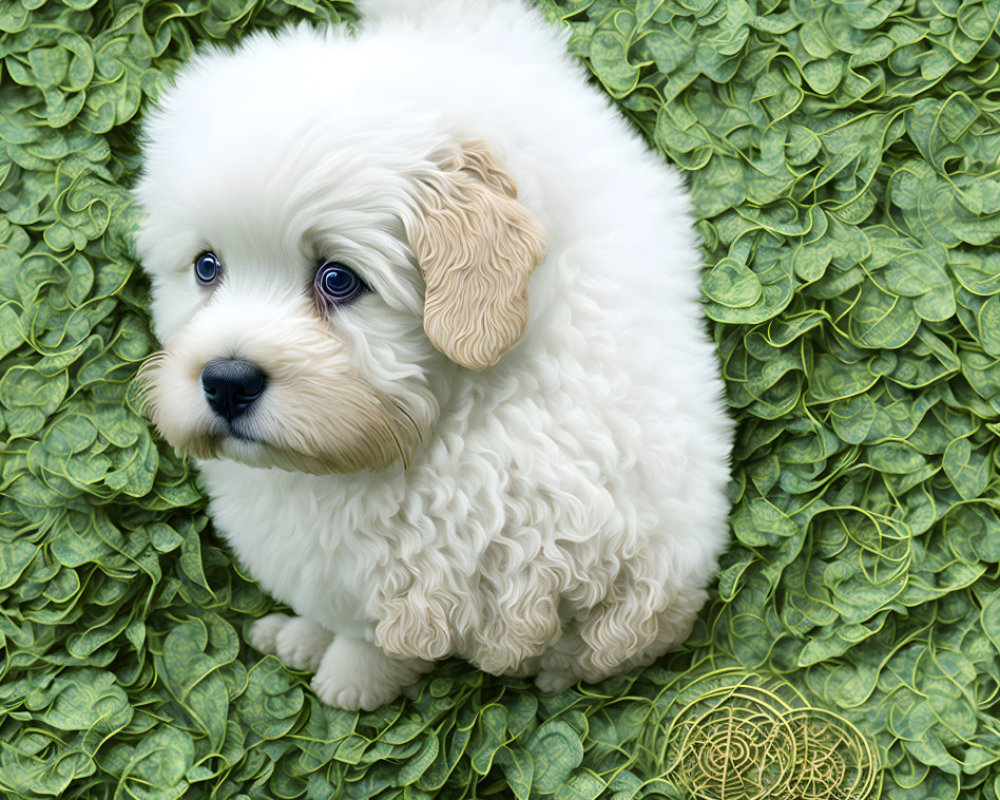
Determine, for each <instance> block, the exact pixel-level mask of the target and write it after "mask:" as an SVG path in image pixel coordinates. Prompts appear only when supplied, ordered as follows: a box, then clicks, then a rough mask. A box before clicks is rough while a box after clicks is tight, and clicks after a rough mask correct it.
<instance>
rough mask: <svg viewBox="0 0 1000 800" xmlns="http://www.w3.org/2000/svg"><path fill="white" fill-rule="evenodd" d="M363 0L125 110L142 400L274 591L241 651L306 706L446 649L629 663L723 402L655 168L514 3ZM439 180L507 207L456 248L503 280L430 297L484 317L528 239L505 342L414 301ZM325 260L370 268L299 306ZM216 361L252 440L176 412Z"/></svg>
mask: <svg viewBox="0 0 1000 800" xmlns="http://www.w3.org/2000/svg"><path fill="white" fill-rule="evenodd" d="M372 5H373V4H366V6H365V7H364V9H363V10H365V11H369V12H370V15H371V19H368V20H366V22H365V23H364V24H363V26H362V29H361V31H360V32H359V33H358V34H357V35H356V36H355V37H348V36H346V35H345V34H344V33H343V32H338V31H335V32H330V33H328V34H317V33H314V32H311V31H309V30H307V29H304V28H300V29H297V30H295V31H293V32H289V33H286V34H285V35H283V36H282V37H280V38H278V39H277V40H274V39H271V38H268V37H258V38H253V39H251V40H250V41H249V42H248V43H247V44H246V45H244V46H243V48H242V49H241V50H239V51H237V53H236V54H235V55H228V54H227V55H224V54H209V55H207V56H205V57H203V58H202V59H201V60H200V61H198V62H196V63H195V64H194V65H193V66H192V67H191V68H190V69H189V70H188V71H187V72H186V73H184V74H183V75H182V76H181V78H180V80H179V84H178V87H177V88H176V89H175V90H173V92H172V93H170V94H168V95H167V97H166V98H165V102H164V106H163V110H162V112H160V114H159V116H157V117H155V118H154V119H153V120H152V122H151V124H150V126H149V129H148V131H149V134H150V142H149V146H148V148H147V154H148V158H147V170H146V173H145V175H144V177H143V180H142V182H141V184H140V186H139V187H138V189H137V194H138V197H139V199H140V201H141V202H142V204H143V206H144V208H145V210H146V211H147V212H148V213H149V215H150V217H149V221H148V222H147V223H146V225H145V227H144V229H143V231H142V232H141V234H140V238H139V244H140V251H141V253H142V255H143V259H144V263H145V265H146V267H147V268H148V269H149V271H150V273H151V275H152V277H153V286H154V308H153V311H154V319H155V322H156V326H157V332H158V334H159V335H160V336H161V338H162V339H163V340H164V341H165V345H166V347H165V356H164V357H163V358H162V359H161V360H160V361H159V362H157V364H156V365H155V367H154V368H153V370H152V375H151V377H150V380H151V385H152V387H153V390H152V393H151V394H152V399H153V406H154V419H155V420H156V421H157V424H158V425H159V427H160V428H161V430H163V431H164V433H165V434H166V435H167V438H168V439H169V440H170V441H171V442H173V443H175V444H177V445H178V446H180V447H182V448H184V449H187V450H189V451H191V452H192V453H194V454H195V455H197V456H200V457H202V460H201V461H200V467H201V470H202V474H203V477H204V481H205V486H206V488H207V490H208V492H209V494H210V496H211V511H212V514H213V517H214V519H215V522H216V525H217V527H218V529H219V530H220V531H222V532H223V534H224V535H225V536H226V538H227V539H228V541H229V542H230V543H231V545H232V547H233V549H234V550H235V551H236V553H237V555H238V557H239V559H240V560H241V561H242V562H243V563H244V564H245V565H246V566H247V568H248V569H249V571H250V573H251V575H253V576H254V577H255V578H257V579H259V580H260V582H261V584H262V585H263V586H264V587H265V588H266V589H267V590H268V591H269V592H271V593H272V594H273V595H274V596H275V597H278V598H280V599H281V600H283V601H285V602H286V603H288V605H290V606H291V607H292V608H293V609H294V610H295V612H296V613H297V614H299V615H301V618H302V619H295V620H289V619H288V618H284V617H280V616H273V617H270V618H265V619H264V620H263V621H261V622H259V623H258V624H257V625H256V626H255V628H254V630H253V632H252V634H251V641H252V643H254V644H255V645H256V646H258V647H260V648H262V649H265V650H268V651H272V652H277V653H278V654H279V656H281V657H282V658H283V659H284V660H285V661H286V663H289V664H290V665H291V666H297V667H306V668H311V669H315V670H317V676H316V679H315V681H314V686H315V687H316V689H317V691H318V692H319V693H320V695H321V696H322V697H323V698H324V699H325V700H327V701H328V702H331V703H334V704H337V705H343V706H348V707H357V706H364V707H372V706H375V705H378V704H380V703H382V702H385V701H387V700H390V699H392V698H393V697H395V696H396V694H398V692H399V690H400V689H401V688H402V687H404V686H405V685H406V684H408V683H410V682H412V681H413V680H415V679H416V677H417V676H418V675H419V673H420V672H421V671H423V670H424V669H426V668H427V666H428V664H429V663H430V662H432V661H433V660H434V659H438V658H442V657H445V656H447V655H459V656H462V657H464V658H466V659H468V660H470V661H472V662H473V663H475V664H477V665H478V666H480V667H482V668H483V669H485V670H487V671H490V672H495V673H519V674H537V675H538V679H537V680H538V682H539V685H541V686H542V687H544V688H551V689H554V688H560V687H563V686H565V685H567V684H568V683H570V682H572V681H574V680H577V679H584V680H588V681H593V680H598V679H600V678H602V677H605V676H607V675H609V674H612V673H614V672H616V671H618V670H621V669H624V668H627V667H629V666H632V665H636V664H642V663H648V662H649V661H650V660H652V659H653V658H655V657H656V656H657V655H659V654H661V653H663V652H664V651H665V650H667V649H668V648H669V647H671V646H673V645H675V644H677V643H679V642H680V641H682V640H683V638H684V637H685V636H686V635H687V632H688V630H689V628H690V624H691V622H692V620H693V618H694V615H695V614H696V613H697V611H698V609H699V608H700V607H701V605H702V603H703V602H704V599H705V596H706V594H705V590H704V587H705V584H706V582H707V581H708V580H709V578H710V577H711V575H712V573H713V571H714V569H715V565H716V559H717V556H718V554H719V552H720V550H721V549H722V547H723V546H724V542H725V531H726V518H727V504H726V501H725V496H724V487H725V483H726V481H727V477H728V463H727V460H728V450H729V444H730V437H731V425H730V422H729V420H728V419H727V417H726V415H725V412H724V410H723V404H722V400H721V396H722V393H721V384H720V381H719V378H718V375H717V365H716V361H715V355H714V350H713V347H712V345H711V344H710V342H709V341H708V339H707V337H706V336H705V334H704V332H703V329H702V323H701V320H700V315H699V306H698V266H699V258H698V250H697V245H696V240H695V237H694V235H693V232H692V230H691V227H690V222H689V218H688V213H689V212H688V204H687V200H686V195H685V192H684V189H683V186H682V183H681V181H680V180H679V179H678V177H677V176H676V175H675V174H674V173H672V172H671V171H669V170H668V169H666V168H665V167H664V165H663V164H662V162H661V161H660V160H659V158H658V157H657V156H655V155H653V154H651V153H650V152H649V151H648V150H647V148H646V147H645V146H644V144H643V143H642V142H641V141H640V140H639V139H638V137H637V136H636V135H635V134H634V133H633V132H631V131H630V130H629V129H628V128H627V126H626V125H625V123H624V122H623V121H622V120H621V118H620V117H619V116H618V115H617V114H615V113H614V112H613V111H612V110H611V109H610V108H609V107H608V105H607V103H606V101H605V99H604V98H603V97H601V96H600V95H599V94H598V93H597V92H595V91H594V90H593V89H591V88H590V87H588V86H587V85H586V83H585V79H584V76H583V75H582V72H581V70H580V69H579V68H578V67H577V66H576V65H574V64H572V63H571V62H570V61H569V59H568V58H567V56H566V55H565V54H564V46H563V44H562V42H561V41H560V40H559V37H558V35H557V34H556V33H554V32H553V31H552V30H551V29H550V28H549V26H548V25H546V24H545V23H544V22H543V21H542V20H541V19H539V18H538V17H537V16H536V15H535V14H534V13H532V12H530V11H528V10H527V9H526V8H524V7H523V6H521V5H520V4H518V3H515V2H509V3H506V2H505V3H493V2H485V0H484V2H480V3H475V2H468V3H460V2H442V3H440V4H439V6H434V7H432V8H430V10H428V11H427V12H426V13H425V12H423V11H421V12H419V13H418V14H413V13H412V12H409V14H410V16H407V13H408V12H395V11H393V10H392V9H391V8H390V9H387V10H385V11H382V12H380V11H379V10H378V9H375V8H373V7H372ZM406 5H407V4H403V6H404V8H405V6H406ZM411 17H412V18H411ZM480 140H487V141H488V146H486V145H482V144H481V143H480ZM440 175H443V176H444V177H439V176H440ZM414 176H416V177H414ZM512 179H513V180H516V184H517V189H516V203H514V200H513V197H514V195H513V191H514V190H513V184H512ZM452 180H454V181H458V180H461V181H466V182H467V185H464V188H463V190H462V191H463V192H465V194H463V195H462V197H467V196H471V197H473V199H475V198H476V197H478V195H469V194H468V193H469V192H472V191H473V190H474V191H479V189H478V188H476V187H479V186H480V185H481V184H482V183H486V184H489V185H490V188H489V189H488V191H487V194H486V195H484V196H486V197H488V198H489V199H488V203H487V205H488V206H489V207H490V209H492V208H493V207H494V205H496V207H500V206H501V205H503V207H504V208H505V209H507V210H506V211H504V212H502V213H501V212H497V213H496V214H495V215H494V216H496V217H497V218H498V219H500V221H499V222H497V221H496V220H493V221H492V222H491V221H487V223H488V224H487V230H488V231H489V232H490V233H489V236H485V235H484V238H483V241H485V242H486V243H487V244H486V245H482V246H484V247H486V246H488V247H490V248H492V247H494V246H495V247H496V249H497V250H498V251H503V252H506V251H504V248H505V247H507V244H506V240H507V239H508V238H516V239H518V242H517V244H516V246H515V247H512V248H509V251H510V255H509V257H508V256H506V255H505V256H504V257H505V258H507V261H503V260H502V259H501V261H499V262H496V263H493V262H491V266H490V268H491V269H494V270H496V269H501V272H502V273H503V272H504V271H506V272H509V273H511V275H510V281H508V276H507V275H506V274H501V278H500V281H499V283H498V285H499V286H500V289H497V290H495V289H493V288H490V289H489V291H485V292H483V291H481V292H480V294H481V295H482V298H480V299H476V298H479V295H474V296H473V295H470V296H471V297H472V299H471V300H469V301H468V302H467V305H469V306H470V307H469V308H463V309H460V311H461V313H462V314H465V315H466V316H468V317H471V319H472V320H473V323H474V324H475V325H478V324H479V321H480V317H481V318H482V320H484V323H483V324H484V326H486V327H489V326H488V325H486V323H487V322H488V321H489V318H490V314H491V313H492V312H491V311H490V310H488V308H489V304H490V303H493V304H494V305H495V304H496V302H506V301H503V300H501V301H494V297H493V296H494V295H495V294H496V293H497V291H500V290H502V291H507V289H506V286H507V284H508V283H509V282H511V281H513V280H514V278H515V277H517V276H516V275H515V274H514V273H517V272H518V269H519V266H518V265H519V263H520V262H523V261H538V260H540V261H541V263H539V264H538V266H537V269H535V270H534V272H531V268H530V267H531V265H529V266H528V267H527V268H526V269H525V270H524V275H523V278H524V279H525V280H527V275H528V274H530V275H531V277H530V283H529V284H528V297H529V298H530V314H529V315H528V317H527V320H526V322H524V324H523V328H520V327H518V323H517V320H515V321H514V322H513V323H509V324H508V325H507V328H505V329H504V330H507V329H508V328H510V326H511V325H513V327H514V328H516V329H517V330H518V332H519V336H514V337H513V339H514V340H516V341H513V340H511V336H510V335H509V334H504V335H500V334H498V336H500V338H503V337H504V336H506V337H507V339H505V344H503V345H491V344H490V343H489V342H488V343H487V344H486V345H483V344H482V343H481V342H476V341H474V342H473V343H472V345H470V346H466V345H467V344H468V341H467V340H468V339H469V338H470V334H468V333H454V332H453V331H454V330H455V328H454V326H452V327H449V325H450V324H451V323H450V322H449V323H447V324H445V323H442V325H441V326H438V327H435V326H436V325H437V323H436V322H432V319H431V316H432V315H431V311H430V295H431V293H432V291H437V289H436V288H433V287H432V279H434V276H433V273H432V272H431V271H430V270H431V267H429V266H428V264H429V263H430V262H431V261H432V260H433V259H434V258H436V257H438V256H437V253H438V252H439V251H440V250H441V249H442V245H441V243H440V242H437V241H436V240H432V241H430V242H429V243H427V242H424V241H423V240H422V239H421V237H426V236H429V234H427V231H428V230H429V228H430V224H429V223H427V221H426V220H427V219H428V218H429V217H431V216H433V215H434V214H438V215H439V216H440V217H441V218H442V219H443V218H445V217H446V216H447V214H448V213H453V214H457V215H459V216H461V215H463V214H464V213H465V212H464V211H463V210H462V209H463V206H462V205H461V204H460V203H459V204H457V205H456V208H457V209H458V210H457V211H450V210H449V209H445V210H444V211H440V210H436V209H438V206H435V203H436V202H437V201H428V200H427V195H428V193H431V192H432V191H436V190H435V189H433V187H434V186H436V185H437V184H436V182H441V183H442V184H447V183H448V182H449V181H452ZM470 187H473V188H470ZM504 204H506V205H504ZM514 205H516V206H517V207H516V208H513V206H514ZM470 213H471V212H470ZM490 213H493V212H492V211H491V212H490ZM511 214H513V215H514V217H513V219H512V218H511V217H510V215H511ZM442 215H443V216H442ZM472 223H474V224H473V226H472V230H479V228H477V227H476V226H479V227H482V224H481V223H482V220H481V219H480V218H478V217H475V215H474V214H473V219H472ZM489 225H494V227H492V228H490V227H489ZM533 226H536V227H533ZM536 228H537V230H540V231H544V237H545V240H546V243H545V246H546V248H547V249H546V251H545V253H546V254H545V256H544V259H542V258H541V253H542V250H541V247H542V245H541V241H542V240H541V238H540V236H539V234H538V233H537V230H536ZM431 238H432V239H433V237H431ZM493 240H496V242H495V245H494V243H493ZM445 244H447V242H446V243H445ZM463 248H464V250H469V249H475V246H474V245H470V244H468V242H462V243H459V244H458V245H457V246H456V248H455V252H457V253H460V252H461V251H462V250H463ZM208 249H212V250H213V251H214V252H218V253H219V254H220V256H221V257H222V260H223V262H224V264H225V265H226V270H227V271H226V273H225V274H224V280H223V281H222V282H221V284H220V285H219V286H218V287H215V288H213V289H212V291H211V292H206V291H205V289H204V287H199V286H197V285H196V284H195V282H193V280H192V277H191V274H190V265H191V261H192V259H193V258H194V257H195V256H197V254H198V253H199V252H201V251H202V250H208ZM533 254H534V255H533ZM455 257H456V256H454V255H453V256H451V258H452V259H453V258H455ZM333 258H336V259H337V260H339V261H344V262H347V263H351V264H352V265H354V266H356V267H357V268H358V270H359V272H361V274H362V277H364V278H365V280H366V282H367V283H368V284H369V285H370V286H371V287H372V289H373V291H372V292H371V293H370V294H369V295H366V296H363V297H361V299H360V300H358V301H357V302H356V303H354V304H352V305H351V306H349V307H344V308H333V309H331V310H329V312H328V313H322V314H319V315H317V314H316V312H315V308H313V307H312V304H311V303H310V302H309V300H308V298H307V297H305V296H304V294H305V293H304V287H307V286H308V285H309V280H310V274H311V273H310V270H311V269H314V268H315V262H316V261H318V260H322V259H333ZM487 260H489V259H487ZM497 264H500V266H499V267H498V266H497ZM508 264H512V265H514V266H513V267H511V266H509V265H508ZM532 265H533V264H532ZM447 266H448V265H446V267H447ZM421 269H422V270H423V275H421ZM425 285H426V286H427V290H426V291H427V295H428V311H427V312H426V317H427V318H426V319H424V316H425V312H424V310H423V304H424V292H425ZM441 291H444V292H447V291H449V290H448V288H447V285H446V286H445V288H444V289H442V290H441ZM459 293H460V294H461V293H462V292H459ZM466 294H468V292H466ZM511 302H513V301H511ZM473 306H474V307H473ZM511 316H514V317H516V314H513V315H511ZM507 322H509V320H508V321H505V324H507ZM455 324H456V325H458V324H461V323H455ZM449 337H450V338H449ZM472 338H473V339H474V338H475V336H474V335H472ZM463 348H464V349H463ZM484 352H485V355H484V354H483V353H484ZM501 356H502V357H501ZM220 357H222V358H240V359H249V360H252V361H254V362H256V363H259V364H260V365H261V367H262V368H263V370H264V372H266V373H268V375H269V376H270V381H269V384H268V389H267V393H266V394H265V396H264V398H263V400H262V401H261V403H259V404H258V405H259V407H255V409H254V411H253V415H251V417H250V422H248V423H247V425H248V426H250V427H248V428H247V430H248V431H250V432H251V434H252V436H251V435H248V437H243V436H239V437H236V436H227V435H226V434H225V432H222V433H220V432H219V428H218V426H217V425H216V424H215V422H213V421H212V419H211V413H210V412H209V411H208V410H207V408H206V407H205V401H204V398H203V397H202V396H201V392H200V388H199V386H198V381H197V376H198V373H199V371H200V370H201V369H202V367H203V366H204V364H205V363H206V362H207V361H209V360H210V359H213V358H220ZM456 362H458V363H456ZM493 362H495V363H493ZM484 367H485V368H484ZM343 387H350V388H349V390H348V389H347V388H343ZM342 389H343V390H342ZM341 390H342V391H341ZM331 418H336V419H334V420H333V422H331ZM342 418H347V419H348V422H343V420H342ZM376 418H377V419H376ZM383 418H384V419H383ZM348 423H349V424H348ZM328 429H329V430H328ZM317 430H318V431H319V432H318V433H317V432H316V431H317ZM355 431H356V432H357V433H358V436H357V437H356V440H355V438H354V437H353V432H355ZM386 432H388V433H386ZM383 434H384V435H383ZM380 437H381V438H380ZM331 442H332V444H331ZM372 442H375V444H372ZM379 442H382V444H378V443H379ZM396 456H399V457H396ZM404 462H405V464H404ZM289 467H290V468H292V469H293V471H288V468H289ZM309 473H316V474H309Z"/></svg>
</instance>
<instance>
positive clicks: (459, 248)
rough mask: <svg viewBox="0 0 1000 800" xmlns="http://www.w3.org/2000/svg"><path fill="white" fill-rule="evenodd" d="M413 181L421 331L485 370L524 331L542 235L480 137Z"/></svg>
mask: <svg viewBox="0 0 1000 800" xmlns="http://www.w3.org/2000/svg"><path fill="white" fill-rule="evenodd" d="M420 183H421V192H420V196H419V199H418V209H417V212H416V213H415V214H414V215H413V216H412V217H411V218H410V219H408V220H406V229H407V235H408V236H409V238H410V243H411V245H412V246H413V250H414V253H415V254H416V257H417V261H418V263H419V264H420V269H421V271H422V272H423V275H424V282H425V283H426V286H427V289H426V295H425V299H424V330H425V331H426V332H427V336H428V338H430V340H431V342H432V343H433V344H434V346H435V347H436V348H437V349H438V350H440V351H441V352H442V353H444V354H445V355H446V356H448V358H450V359H451V360H452V361H454V362H456V363H457V364H461V365H462V366H464V367H468V368H469V369H474V370H481V369H484V368H485V367H488V366H489V365H490V364H493V363H495V362H496V361H497V360H498V359H499V358H500V356H501V355H503V353H504V352H506V351H507V349H509V348H510V347H511V345H513V344H514V343H515V342H516V341H517V340H518V339H519V338H520V336H521V332H522V331H523V330H524V325H525V323H526V322H527V319H528V278H529V277H530V276H531V272H532V270H533V269H534V268H535V267H536V266H537V265H538V264H539V263H540V262H541V260H542V258H543V257H544V255H545V233H544V231H543V230H542V229H541V227H540V226H539V224H538V222H537V221H536V220H535V218H534V217H533V216H532V215H531V213H530V212H529V211H528V210H527V209H526V208H525V207H524V206H523V205H521V203H519V202H518V201H517V199H516V198H517V184H516V183H515V181H514V178H513V176H511V174H510V173H509V172H508V171H507V169H506V167H505V166H504V165H503V164H502V163H501V162H500V160H499V159H498V158H497V157H496V156H495V155H494V154H493V153H492V151H490V149H489V148H488V147H487V146H486V144H485V143H484V142H482V141H471V142H462V143H459V144H458V146H456V147H455V148H454V149H453V150H451V151H450V152H449V153H447V154H446V155H445V156H444V158H442V159H440V161H439V169H438V170H437V171H436V172H434V173H432V174H429V175H427V176H422V177H421V180H420Z"/></svg>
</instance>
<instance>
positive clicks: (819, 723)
mask: <svg viewBox="0 0 1000 800" xmlns="http://www.w3.org/2000/svg"><path fill="white" fill-rule="evenodd" d="M720 680H721V683H722V685H719V683H720ZM711 684H715V686H714V687H713V688H710V689H707V690H706V687H707V686H709V685H711ZM757 684H758V679H757V678H755V677H754V676H746V675H743V676H738V675H735V674H733V673H730V672H728V671H727V672H724V673H712V674H711V675H710V676H706V677H705V678H703V679H700V680H698V681H695V683H693V684H691V685H689V686H688V687H686V688H685V689H683V690H681V691H680V692H679V693H678V697H677V698H676V700H675V701H674V704H677V703H684V705H683V706H682V707H681V709H680V710H679V711H678V712H677V713H676V715H675V716H674V717H673V721H672V722H671V723H670V726H669V727H668V729H667V731H666V737H665V742H664V745H663V747H662V749H661V756H662V761H661V763H662V764H663V765H664V766H665V767H666V773H665V774H664V775H663V778H664V779H666V780H669V781H670V782H671V783H673V784H674V785H676V786H677V787H678V788H680V789H682V790H684V791H685V792H686V795H685V796H686V797H688V798H690V800H867V798H871V797H873V796H876V794H877V788H878V786H879V784H880V783H881V771H880V768H879V763H878V756H877V754H876V751H875V749H874V748H873V747H872V745H871V744H870V743H869V742H868V740H867V739H865V738H864V737H863V736H862V735H861V733H860V732H859V731H858V729H857V728H855V727H854V725H852V724H851V723H850V722H848V721H847V720H846V719H844V718H843V717H840V716H838V715H836V714H833V713H832V712H830V711H826V710H824V709H818V708H809V707H802V706H801V705H800V706H799V707H795V708H793V707H792V705H790V703H789V702H786V698H787V700H789V701H791V702H795V701H796V700H798V701H799V703H801V698H800V697H799V696H798V695H797V694H796V693H794V690H791V688H790V687H784V686H775V687H772V688H764V687H762V686H760V685H757ZM778 690H784V691H783V692H782V694H783V695H784V697H782V696H779V694H777V693H776V691H778ZM797 705H798V703H797ZM675 707H676V706H675Z"/></svg>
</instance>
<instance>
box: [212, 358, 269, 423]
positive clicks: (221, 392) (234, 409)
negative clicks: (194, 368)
mask: <svg viewBox="0 0 1000 800" xmlns="http://www.w3.org/2000/svg"><path fill="white" fill-rule="evenodd" d="M266 386H267V375H265V374H264V372H263V370H261V368H260V367H258V366H257V365H256V364H253V363H251V362H250V361H237V360H235V359H230V358H213V359H212V360H211V361H209V362H208V363H207V364H205V366H204V367H203V368H202V370H201V388H202V391H203V392H204V393H205V399H206V400H208V405H209V406H210V407H211V409H212V411H214V412H215V413H216V414H218V415H219V416H220V417H222V418H223V419H224V420H226V421H227V422H232V421H233V420H234V419H236V418H237V417H238V416H240V415H242V414H244V413H245V412H246V411H247V410H248V409H249V408H250V406H252V405H253V404H254V402H256V400H257V399H258V398H259V397H260V396H261V395H262V394H263V393H264V388H265V387H266Z"/></svg>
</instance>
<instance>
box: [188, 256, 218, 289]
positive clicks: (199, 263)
mask: <svg viewBox="0 0 1000 800" xmlns="http://www.w3.org/2000/svg"><path fill="white" fill-rule="evenodd" d="M221 274H222V262H221V261H219V257H218V256H217V255H216V254H215V253H213V252H211V251H206V252H204V253H202V254H201V255H200V256H198V257H197V258H196V259H195V260H194V276H195V277H196V278H197V279H198V283H200V284H201V285H202V286H212V285H214V284H215V283H216V281H218V280H219V276H220V275H221Z"/></svg>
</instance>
